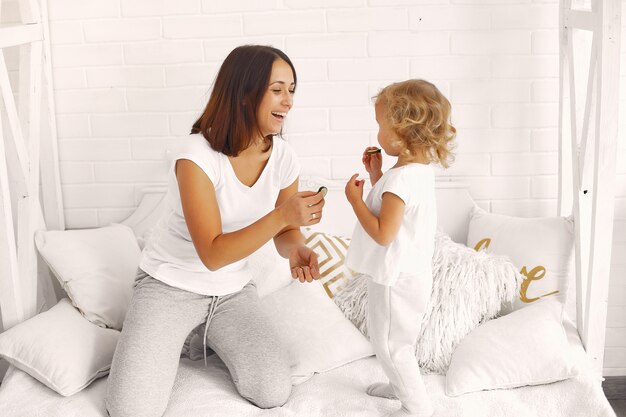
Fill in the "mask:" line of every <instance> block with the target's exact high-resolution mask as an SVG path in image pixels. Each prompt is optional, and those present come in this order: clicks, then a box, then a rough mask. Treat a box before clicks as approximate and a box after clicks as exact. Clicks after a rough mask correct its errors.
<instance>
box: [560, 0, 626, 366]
mask: <svg viewBox="0 0 626 417" xmlns="http://www.w3.org/2000/svg"><path fill="white" fill-rule="evenodd" d="M620 13H621V1H620V0H605V1H598V0H593V1H592V2H591V10H572V6H571V0H565V1H563V2H562V3H561V9H560V73H561V76H560V78H561V84H560V103H559V115H560V120H559V147H560V160H559V168H560V169H559V214H561V215H568V214H570V213H572V214H573V215H574V220H575V225H576V226H575V231H576V233H575V235H576V240H575V252H576V275H577V276H576V304H577V318H576V322H577V327H578V332H579V334H580V336H581V340H582V341H583V345H584V346H585V349H586V351H587V353H588V355H589V357H590V358H591V360H592V362H593V367H594V370H595V371H596V372H597V373H598V375H599V376H600V377H601V376H602V363H603V357H604V339H605V332H606V314H607V305H608V303H607V298H608V288H609V272H610V266H611V247H612V235H613V210H614V197H615V195H614V184H615V157H616V153H617V125H618V104H619V97H618V94H619V67H620V30H621V26H620V25H621V23H620V17H621V16H620ZM575 30H580V31H587V32H589V33H591V34H592V36H593V38H592V43H591V48H590V57H589V68H588V76H587V83H586V88H585V91H584V93H585V95H584V96H583V97H582V98H583V99H584V103H585V107H584V112H582V114H581V113H580V112H578V111H577V105H576V103H577V99H578V98H579V97H578V95H577V93H579V92H580V91H578V90H577V85H576V78H575V74H576V71H579V70H580V68H579V67H575V66H574V62H575V59H574V54H575V53H581V51H582V50H581V49H580V48H577V47H576V45H574V44H573V43H574V42H573V41H574V39H573V34H574V31H575ZM579 116H581V118H580V119H579ZM567 135H569V136H570V140H566V138H565V136H567Z"/></svg>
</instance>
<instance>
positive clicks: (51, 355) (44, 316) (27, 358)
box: [0, 298, 120, 396]
mask: <svg viewBox="0 0 626 417" xmlns="http://www.w3.org/2000/svg"><path fill="white" fill-rule="evenodd" d="M119 334H120V332H118V331H117V330H113V329H104V328H102V327H99V326H96V325H95V324H93V323H90V322H89V321H88V320H85V318H84V317H82V316H81V315H80V313H79V312H78V311H77V310H76V309H75V308H74V307H73V306H72V305H71V303H70V302H69V300H68V299H67V298H63V299H62V300H61V301H59V302H58V304H57V305H55V306H54V307H52V308H51V309H50V310H48V311H46V312H44V313H41V314H38V315H36V316H34V317H32V318H30V319H28V320H26V321H24V322H22V323H20V324H18V325H16V326H13V327H12V328H10V329H9V330H7V331H5V332H4V333H2V334H0V357H3V358H4V359H6V360H7V361H8V362H9V363H10V364H11V365H13V366H15V367H16V368H18V369H21V370H22V371H24V372H26V373H28V374H29V375H30V376H32V377H33V378H35V379H37V380H38V381H40V382H41V383H43V384H45V385H46V386H48V387H49V388H51V389H53V390H54V391H56V392H58V393H59V394H61V395H63V396H69V395H72V394H75V393H77V392H78V391H80V390H82V389H83V388H85V387H86V386H87V385H89V384H90V383H91V382H92V381H94V380H95V379H97V378H100V377H103V376H105V375H106V374H108V373H109V368H110V366H111V359H112V358H113V352H114V351H115V346H116V345H117V339H118V337H119Z"/></svg>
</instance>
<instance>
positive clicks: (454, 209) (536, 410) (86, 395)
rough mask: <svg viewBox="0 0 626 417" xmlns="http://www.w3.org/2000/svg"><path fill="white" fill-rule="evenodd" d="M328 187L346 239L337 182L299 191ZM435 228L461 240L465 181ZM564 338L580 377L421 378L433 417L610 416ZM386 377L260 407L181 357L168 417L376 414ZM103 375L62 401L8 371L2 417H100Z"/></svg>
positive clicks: (441, 189)
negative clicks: (468, 385)
mask: <svg viewBox="0 0 626 417" xmlns="http://www.w3.org/2000/svg"><path fill="white" fill-rule="evenodd" d="M320 184H324V185H326V186H329V188H330V192H329V194H328V196H327V204H326V207H325V212H324V220H323V222H322V223H321V224H320V225H318V227H317V229H318V230H323V231H328V232H332V233H336V234H344V235H345V234H346V233H349V231H350V230H351V228H352V225H353V224H354V220H353V218H352V217H351V216H350V212H349V208H348V206H347V204H346V203H345V199H344V197H343V190H342V187H341V183H339V182H336V181H335V182H333V181H326V180H323V179H320V178H305V179H303V180H302V181H301V188H303V189H315V188H316V187H317V186H318V185H320ZM153 191H155V192H149V193H146V195H145V197H144V199H143V201H142V204H140V206H139V208H138V209H137V210H136V211H135V213H133V215H131V216H130V217H129V218H128V219H127V220H126V222H125V223H126V224H128V225H130V226H131V227H133V229H134V230H135V232H136V233H137V235H139V236H142V235H143V234H144V233H145V232H146V231H147V229H148V228H149V227H150V225H151V224H153V222H154V218H155V216H156V215H157V214H158V210H159V202H160V200H161V196H162V194H161V193H160V192H159V190H153ZM437 196H438V208H439V225H440V226H441V227H442V228H443V229H444V230H445V231H446V232H447V233H449V234H450V236H451V237H452V238H453V239H454V240H456V241H459V242H461V243H464V242H465V237H466V236H467V230H468V221H469V212H470V210H471V208H472V207H473V205H474V203H473V202H472V200H471V198H470V197H469V194H468V192H467V189H466V186H465V185H464V184H459V183H452V182H442V183H439V184H438V190H437ZM565 328H566V332H567V338H568V341H569V343H570V346H571V349H572V351H573V357H574V358H575V364H576V365H575V366H576V370H577V372H578V375H577V376H575V377H572V378H568V379H566V380H564V381H560V382H555V383H551V384H542V385H537V386H527V387H521V388H515V389H505V390H490V391H481V392H475V393H470V394H465V395H461V396H458V397H449V396H447V395H446V394H445V376H444V375H426V376H425V382H426V385H427V389H428V392H429V394H430V396H431V397H432V399H433V403H434V405H435V409H436V413H435V416H442V417H443V416H446V417H448V416H450V417H452V416H484V417H505V416H506V417H515V416H519V417H532V416H546V417H547V416H550V417H553V416H567V417H574V416H580V417H596V416H597V417H609V416H614V415H615V414H614V413H613V411H612V409H611V407H610V405H609V403H608V401H607V399H606V397H605V396H604V394H603V392H602V388H601V384H600V379H599V378H598V376H597V374H596V373H594V372H593V371H592V369H591V366H590V362H589V359H588V356H587V354H586V353H585V350H584V349H583V347H582V344H581V340H580V338H579V336H578V332H577V330H576V328H575V325H574V324H573V323H572V321H570V320H566V321H565ZM383 379H384V375H383V372H382V369H381V368H380V366H379V365H378V363H377V361H376V359H375V358H374V357H368V358H365V359H360V360H357V361H354V362H351V363H348V364H346V365H343V366H341V367H339V368H336V369H333V370H330V371H328V372H324V373H321V374H317V375H315V376H314V377H312V378H311V379H309V380H308V381H306V382H304V383H302V384H300V385H297V386H295V387H294V390H293V392H292V395H291V397H290V399H289V401H288V402H287V403H286V404H285V405H284V406H283V407H280V408H275V409H271V410H261V409H258V408H256V407H255V406H253V405H251V404H250V403H248V402H247V401H246V400H244V399H243V398H241V397H240V396H239V395H238V393H237V392H236V390H235V388H234V385H233V383H232V381H231V379H230V376H229V374H228V371H227V369H226V367H225V365H224V364H223V363H222V362H221V361H220V360H219V358H217V356H216V355H213V356H210V357H209V359H208V366H207V368H206V369H205V368H204V362H203V361H201V360H200V361H190V360H187V359H183V360H181V364H180V368H179V373H178V376H177V379H176V382H175V386H174V390H173V392H172V396H171V399H170V403H169V406H168V410H167V412H166V414H165V415H166V416H172V417H173V416H176V417H182V416H209V415H210V416H261V415H263V416H277V417H278V416H309V417H339V416H379V415H383V414H384V413H386V412H391V411H393V410H394V409H396V408H397V407H398V406H399V403H398V402H397V401H393V400H387V399H380V398H374V397H370V396H368V395H366V394H365V388H366V387H367V386H368V384H371V383H373V382H376V381H380V380H383ZM105 386H106V378H101V379H98V380H96V381H95V382H93V383H92V384H91V385H90V386H88V387H87V388H86V389H84V390H82V391H80V392H78V393H76V394H74V395H72V396H69V397H63V396H61V395H59V394H57V393H56V392H54V391H52V390H51V389H49V388H48V387H46V386H44V385H43V384H41V383H39V382H38V381H37V380H35V379H34V378H32V377H31V376H29V375H28V374H26V373H25V372H23V371H21V370H19V369H16V368H14V367H11V368H10V369H9V371H8V372H7V374H6V376H5V378H4V381H3V383H2V385H1V386H0V410H3V411H2V415H3V416H4V417H23V416H28V417H44V416H45V417H72V416H80V417H100V416H102V417H104V416H106V413H105V411H104V407H103V396H104V392H105Z"/></svg>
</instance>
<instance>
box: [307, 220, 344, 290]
mask: <svg viewBox="0 0 626 417" xmlns="http://www.w3.org/2000/svg"><path fill="white" fill-rule="evenodd" d="M301 230H302V234H303V235H304V239H305V243H306V245H307V246H308V247H309V248H311V249H313V250H314V251H315V253H316V254H317V255H318V258H317V261H318V264H319V268H320V275H321V279H320V282H321V283H322V286H323V287H324V290H326V294H328V296H329V297H330V298H333V297H334V296H335V294H337V293H338V292H339V291H341V289H342V288H343V287H344V286H345V285H346V284H347V283H348V281H350V279H352V277H353V276H354V273H353V271H352V270H351V269H350V268H348V267H347V266H346V264H345V260H346V254H347V253H348V246H349V245H350V238H347V237H342V236H335V235H331V234H328V233H320V232H314V231H312V230H311V229H309V228H302V229H301Z"/></svg>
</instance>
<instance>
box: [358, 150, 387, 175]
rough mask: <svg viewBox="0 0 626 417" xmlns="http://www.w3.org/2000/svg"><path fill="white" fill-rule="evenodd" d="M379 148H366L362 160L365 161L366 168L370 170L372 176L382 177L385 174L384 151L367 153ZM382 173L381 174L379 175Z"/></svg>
mask: <svg viewBox="0 0 626 417" xmlns="http://www.w3.org/2000/svg"><path fill="white" fill-rule="evenodd" d="M376 149H378V148H377V147H375V146H368V147H367V148H365V150H364V151H363V157H362V158H361V161H362V162H363V165H364V166H365V170H366V171H367V172H368V174H370V177H372V176H377V177H378V178H380V177H381V176H382V175H383V174H382V168H383V155H382V152H378V153H367V151H373V150H376ZM377 174H380V175H377Z"/></svg>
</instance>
